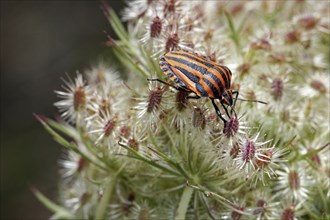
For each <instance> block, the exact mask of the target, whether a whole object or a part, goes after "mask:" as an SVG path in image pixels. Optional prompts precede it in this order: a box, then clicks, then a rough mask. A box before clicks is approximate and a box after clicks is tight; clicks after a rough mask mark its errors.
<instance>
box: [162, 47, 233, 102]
mask: <svg viewBox="0 0 330 220" xmlns="http://www.w3.org/2000/svg"><path fill="white" fill-rule="evenodd" d="M160 67H161V68H162V70H163V72H164V74H165V75H167V76H168V77H169V78H170V80H172V81H174V82H176V83H180V84H181V85H184V86H185V87H187V88H189V89H190V90H191V91H192V92H195V93H196V94H197V95H199V96H204V97H210V98H221V96H222V93H223V92H224V91H225V90H227V89H229V88H230V81H231V72H230V70H229V69H228V68H227V67H225V66H221V65H219V64H217V63H214V62H212V61H209V60H207V59H205V57H203V56H201V55H198V54H194V53H192V52H187V51H171V52H168V53H167V54H165V55H164V57H163V58H161V59H160Z"/></svg>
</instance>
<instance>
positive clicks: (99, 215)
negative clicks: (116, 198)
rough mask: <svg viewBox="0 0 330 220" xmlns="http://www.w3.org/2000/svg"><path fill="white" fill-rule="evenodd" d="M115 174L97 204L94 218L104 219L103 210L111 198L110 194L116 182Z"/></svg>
mask: <svg viewBox="0 0 330 220" xmlns="http://www.w3.org/2000/svg"><path fill="white" fill-rule="evenodd" d="M116 177H117V176H115V177H114V178H113V179H112V180H111V181H110V182H109V183H108V186H107V187H106V189H105V192H104V194H103V197H102V199H101V201H100V203H99V205H98V206H97V209H96V213H95V219H104V218H105V216H104V215H105V211H106V210H107V206H108V205H109V201H110V199H111V195H112V194H113V190H114V189H115V185H116V182H117V178H116Z"/></svg>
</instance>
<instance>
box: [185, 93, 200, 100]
mask: <svg viewBox="0 0 330 220" xmlns="http://www.w3.org/2000/svg"><path fill="white" fill-rule="evenodd" d="M200 98H201V97H200V96H198V95H196V94H195V96H187V99H200Z"/></svg>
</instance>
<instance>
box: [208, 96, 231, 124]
mask: <svg viewBox="0 0 330 220" xmlns="http://www.w3.org/2000/svg"><path fill="white" fill-rule="evenodd" d="M211 101H212V104H213V107H214V109H215V112H216V113H217V115H218V116H219V118H220V119H221V120H222V121H223V123H224V124H225V125H226V123H227V121H226V119H224V118H223V117H222V115H221V112H220V110H219V108H218V106H217V105H216V104H215V102H214V99H211Z"/></svg>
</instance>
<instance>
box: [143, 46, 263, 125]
mask: <svg viewBox="0 0 330 220" xmlns="http://www.w3.org/2000/svg"><path fill="white" fill-rule="evenodd" d="M159 66H160V68H161V70H162V71H163V73H164V74H165V75H166V76H167V77H168V78H169V79H170V80H171V81H173V82H175V83H176V84H175V85H171V84H169V83H167V82H164V81H162V80H160V79H148V80H149V81H159V82H162V83H164V84H166V85H168V86H171V87H173V88H175V89H177V90H180V91H186V92H188V93H194V94H195V96H188V98H195V99H198V98H200V97H208V98H210V99H211V102H212V104H213V106H214V109H215V111H216V113H217V115H218V116H219V118H220V119H221V120H222V121H223V122H224V124H226V122H227V120H226V119H225V118H224V117H223V116H222V114H221V112H220V110H219V108H218V106H217V105H216V104H215V101H214V100H215V99H219V100H220V104H221V105H222V107H223V108H224V110H225V112H226V114H227V116H228V117H229V118H230V115H229V113H228V110H227V107H226V106H229V107H230V110H231V113H233V112H234V114H235V116H236V113H235V110H234V107H235V104H236V100H238V98H237V97H238V94H239V93H238V91H236V90H231V89H230V84H231V77H232V73H231V71H230V69H229V68H228V67H226V66H222V65H220V64H218V63H215V62H213V61H210V60H208V59H207V58H206V57H205V56H202V55H199V54H196V53H193V52H190V51H185V50H178V51H170V52H167V53H166V54H165V55H164V56H162V57H161V58H160V61H159ZM234 96H235V97H234ZM250 101H256V100H250Z"/></svg>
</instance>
